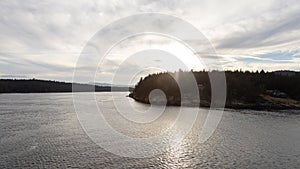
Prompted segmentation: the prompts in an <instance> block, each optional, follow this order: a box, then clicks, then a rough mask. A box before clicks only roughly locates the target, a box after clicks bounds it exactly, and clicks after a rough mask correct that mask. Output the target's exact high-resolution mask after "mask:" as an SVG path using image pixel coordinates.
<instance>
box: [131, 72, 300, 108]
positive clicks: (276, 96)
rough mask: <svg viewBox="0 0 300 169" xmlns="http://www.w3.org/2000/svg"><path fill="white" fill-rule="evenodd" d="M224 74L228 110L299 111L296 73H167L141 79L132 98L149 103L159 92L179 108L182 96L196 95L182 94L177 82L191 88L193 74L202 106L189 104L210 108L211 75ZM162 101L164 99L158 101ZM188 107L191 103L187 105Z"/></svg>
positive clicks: (299, 78) (299, 86)
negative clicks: (157, 90) (155, 91)
mask: <svg viewBox="0 0 300 169" xmlns="http://www.w3.org/2000/svg"><path fill="white" fill-rule="evenodd" d="M214 73H215V74H217V73H225V76H226V84H227V98H226V107H227V108H250V109H288V108H300V73H298V72H293V71H289V72H286V71H279V72H265V71H261V72H258V71H257V72H250V71H245V72H243V71H225V72H219V71H212V72H207V71H199V72H194V71H193V72H183V71H179V72H174V73H173V72H164V73H157V74H151V75H148V76H147V77H145V78H141V80H140V81H139V83H138V84H137V85H136V86H135V88H134V90H133V91H132V92H131V93H130V95H129V96H130V97H131V98H133V99H135V100H136V101H139V102H143V103H148V104H149V103H150V100H149V94H150V93H151V91H153V90H154V89H160V90H161V91H163V92H164V94H165V96H166V98H167V104H168V105H176V106H180V105H181V104H182V103H181V96H182V94H183V95H184V97H186V96H193V95H194V93H191V94H189V92H194V91H189V89H185V91H184V92H183V93H181V92H180V89H179V86H178V85H177V82H176V81H175V80H174V79H175V78H176V79H179V83H180V84H181V85H182V86H189V83H191V79H189V78H190V77H191V76H189V75H190V74H192V75H193V76H194V78H195V80H196V81H197V86H198V92H199V95H200V96H201V97H200V103H197V104H195V103H194V100H193V98H190V99H189V100H190V102H191V104H190V105H198V106H203V107H209V106H210V103H211V101H212V100H211V84H210V80H209V74H214ZM156 100H161V98H156ZM187 105H189V104H187Z"/></svg>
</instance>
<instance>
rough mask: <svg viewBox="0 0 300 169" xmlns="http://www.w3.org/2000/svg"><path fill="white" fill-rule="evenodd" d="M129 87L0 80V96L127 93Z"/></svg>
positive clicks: (34, 80)
mask: <svg viewBox="0 0 300 169" xmlns="http://www.w3.org/2000/svg"><path fill="white" fill-rule="evenodd" d="M130 90H132V89H131V88H130V87H115V86H113V87H112V86H97V85H91V84H79V83H66V82H57V81H47V80H36V79H27V80H23V79H22V80H21V79H20V80H12V79H0V94H10V93H11V94H12V93H24V94H25V93H72V92H73V93H75V92H76V93H77V92H129V91H130Z"/></svg>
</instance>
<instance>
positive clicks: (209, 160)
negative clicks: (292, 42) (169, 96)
mask: <svg viewBox="0 0 300 169" xmlns="http://www.w3.org/2000/svg"><path fill="white" fill-rule="evenodd" d="M126 94H127V93H117V98H116V99H118V100H119V101H121V102H122V100H123V99H124V101H125V100H126V99H129V98H126V97H125V96H126ZM108 95H109V93H97V94H96V98H97V101H98V102H99V106H104V107H105V106H106V107H113V102H112V100H111V99H110V97H108ZM130 102H131V105H132V106H133V107H136V108H137V109H147V108H148V105H144V104H140V103H136V102H134V101H130ZM178 109H179V107H169V108H167V111H168V113H166V114H163V115H162V117H161V118H158V119H157V120H155V121H154V122H153V123H151V124H139V125H137V126H134V125H133V127H132V125H131V127H128V126H127V127H126V125H130V124H131V123H129V122H127V123H126V122H121V120H122V116H119V115H118V114H116V113H115V111H113V109H111V112H110V111H106V112H103V113H104V114H105V118H106V119H107V121H108V122H109V123H110V124H111V126H113V127H114V128H115V129H116V130H117V131H119V132H121V133H124V134H126V135H128V136H131V137H142V136H153V135H157V133H159V132H161V131H164V130H167V128H168V126H169V125H171V124H172V122H173V121H174V120H175V118H176V115H177V111H178ZM195 109H197V108H195ZM106 110H109V109H106ZM201 110H202V109H201ZM205 111H206V110H205V109H203V112H205ZM172 112H173V113H172ZM291 112H292V111H289V112H257V111H249V110H248V111H247V110H243V111H233V110H226V111H225V112H224V114H223V118H222V120H221V122H220V123H219V125H218V128H217V129H216V131H215V132H214V134H213V135H212V136H211V137H210V138H209V140H207V141H206V142H205V143H203V144H200V143H197V141H195V140H194V137H189V136H188V137H187V138H186V139H185V140H184V141H183V142H182V144H181V145H176V146H175V147H173V146H174V145H170V151H167V152H165V153H163V154H160V155H156V156H153V157H149V158H125V157H121V156H118V155H115V154H112V153H110V152H107V151H106V150H104V149H103V148H101V147H100V146H98V145H97V144H95V143H94V142H93V141H92V140H91V139H90V138H89V137H88V136H87V135H86V133H85V132H84V130H83V129H82V127H81V125H80V123H79V122H78V119H77V116H76V113H75V110H74V106H73V100H72V94H67V93H61V94H2V95H0V156H1V157H0V168H105V167H107V168H142V167H143V168H182V167H189V168H237V167H239V168H299V166H300V116H299V115H297V114H299V113H298V112H297V111H293V113H291ZM127 113H128V114H130V113H131V112H130V111H127ZM197 130H200V129H199V128H197V126H196V127H194V128H193V129H192V130H191V133H192V134H193V133H197ZM104 133H105V131H104ZM192 134H191V135H192ZM103 137H105V139H106V140H107V141H108V142H114V143H116V142H117V143H118V145H119V147H118V148H120V149H122V147H124V144H126V143H124V142H122V140H115V139H114V138H110V135H109V133H105V136H103Z"/></svg>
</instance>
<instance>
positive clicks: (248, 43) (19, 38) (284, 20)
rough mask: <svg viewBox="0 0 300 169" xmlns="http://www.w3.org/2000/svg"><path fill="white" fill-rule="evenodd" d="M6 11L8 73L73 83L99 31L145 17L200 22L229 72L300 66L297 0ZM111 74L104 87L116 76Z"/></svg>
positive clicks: (4, 65) (8, 2)
mask: <svg viewBox="0 0 300 169" xmlns="http://www.w3.org/2000/svg"><path fill="white" fill-rule="evenodd" d="M0 7H1V10H0V32H1V34H0V75H14V76H16V75H21V76H29V77H31V76H34V77H40V78H45V79H47V78H51V79H61V80H70V79H72V73H73V68H74V67H75V65H76V62H77V59H78V56H79V55H80V52H81V50H82V49H83V48H84V46H85V44H86V43H87V41H88V40H89V39H90V38H91V37H92V36H93V35H94V34H95V33H96V32H97V31H98V30H99V29H101V28H103V27H104V26H105V25H107V24H109V23H111V22H113V21H116V20H118V19H120V18H122V17H125V16H130V15H133V14H137V13H143V12H160V13H166V14H171V15H175V16H178V17H179V18H182V19H184V20H186V21H188V22H189V23H191V24H193V25H194V26H195V27H197V28H198V29H199V30H200V31H202V32H203V34H204V35H205V36H206V37H207V38H208V39H209V40H210V41H211V42H212V45H213V46H215V47H216V49H217V53H218V56H219V59H220V60H221V61H222V63H223V64H224V67H225V68H237V69H238V68H243V69H247V68H249V69H269V70H270V69H274V70H275V69H281V68H284V69H299V67H298V66H297V64H299V52H297V51H299V50H300V49H299V46H300V12H299V11H300V4H299V2H298V1H297V0H287V1H284V0H265V1H261V0H253V1H236V0H228V1H226V2H222V1H217V0H216V1H211V0H203V1H196V0H186V1H179V0H174V1H171V0H162V1H152V0H141V1H131V0H124V1H117V0H111V1H96V0H90V1H81V0H73V1H70V2H69V1H61V0H52V1H50V0H43V1H33V0H24V1H19V0H2V1H0ZM133 29H134V28H133ZM108 39H109V38H108ZM135 43H143V42H142V41H139V42H135ZM155 43H158V44H157V45H164V44H165V43H166V42H164V41H160V42H155ZM125 45H126V44H125ZM127 45H134V44H131V43H129V44H127ZM125 48H126V46H125ZM118 57H120V58H121V57H123V55H122V54H119V55H118V56H117V57H116V58H118ZM120 58H119V60H122V59H120ZM203 58H204V59H210V60H212V59H215V58H218V57H216V56H203ZM154 60H155V59H154ZM283 61H286V62H283ZM157 63H159V62H156V64H157ZM268 63H269V64H268ZM270 63H272V65H271V64H270ZM113 66H116V65H114V63H113V62H110V63H108V67H113ZM128 66H129V65H128ZM82 69H86V70H88V69H89V68H88V67H82ZM107 70H108V71H105V72H106V73H105V77H104V75H103V77H102V79H103V82H104V81H105V80H106V79H109V78H108V77H109V76H110V74H112V71H113V69H111V70H109V69H107ZM124 76H125V75H124ZM99 80H100V81H102V80H101V77H99Z"/></svg>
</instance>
